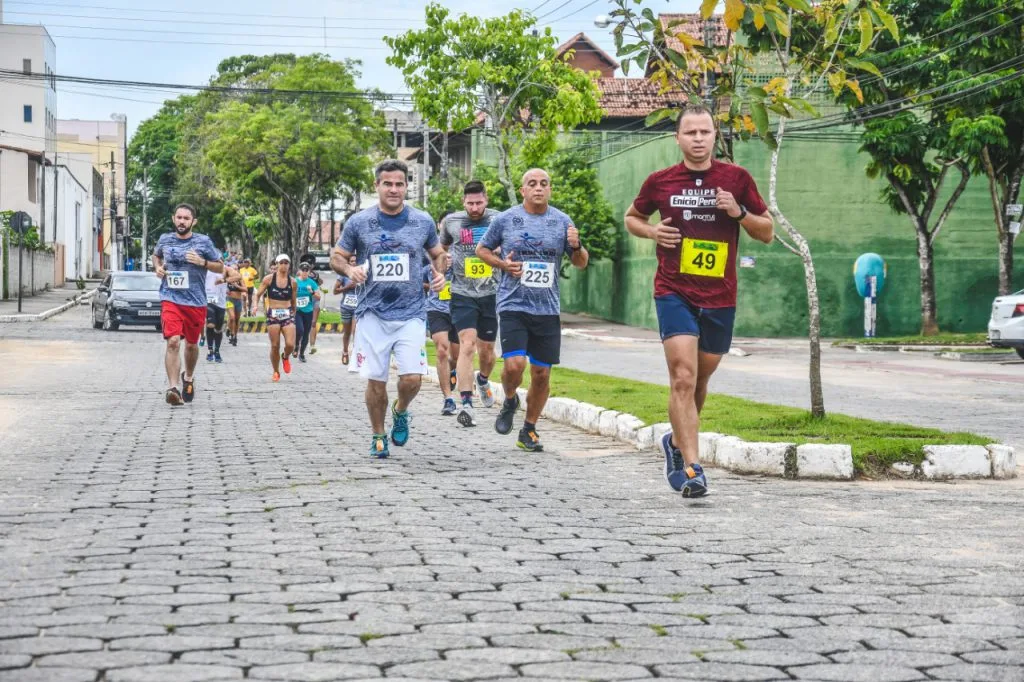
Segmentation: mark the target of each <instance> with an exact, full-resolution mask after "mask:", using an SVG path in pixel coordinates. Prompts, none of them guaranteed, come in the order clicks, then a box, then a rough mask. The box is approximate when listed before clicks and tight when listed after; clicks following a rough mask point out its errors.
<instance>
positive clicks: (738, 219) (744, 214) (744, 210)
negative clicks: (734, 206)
mask: <svg viewBox="0 0 1024 682" xmlns="http://www.w3.org/2000/svg"><path fill="white" fill-rule="evenodd" d="M746 217H747V207H746V206H744V205H743V204H740V214H739V215H738V216H736V218H735V220H736V222H738V223H741V222H743V219H744V218H746Z"/></svg>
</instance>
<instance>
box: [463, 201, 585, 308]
mask: <svg viewBox="0 0 1024 682" xmlns="http://www.w3.org/2000/svg"><path fill="white" fill-rule="evenodd" d="M571 224H572V220H571V219H570V218H569V216H567V215H566V214H564V213H562V212H561V211H559V210H558V209H557V208H554V207H553V206H549V207H548V210H547V211H546V212H544V214H543V215H533V214H532V213H527V212H526V209H524V208H523V206H522V204H520V205H519V206H513V207H512V208H510V209H508V210H507V211H504V212H502V213H500V214H499V215H498V216H496V217H495V218H494V220H492V221H491V227H490V228H489V229H488V230H487V234H485V235H484V238H483V239H482V240H481V241H480V243H481V244H483V245H484V246H485V247H487V248H488V249H491V250H492V251H493V250H494V249H496V248H498V247H499V246H500V247H501V252H502V253H503V254H511V255H512V260H513V261H516V262H522V263H523V276H522V277H519V278H516V277H512V276H511V275H508V274H505V273H501V274H502V277H501V282H500V283H499V284H498V312H499V313H501V312H505V311H517V312H522V313H531V314H533V315H558V314H560V312H561V307H560V304H559V300H558V269H559V266H560V265H561V264H562V255H563V254H566V253H570V252H571V249H570V248H569V225H571Z"/></svg>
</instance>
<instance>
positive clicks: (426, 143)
mask: <svg viewBox="0 0 1024 682" xmlns="http://www.w3.org/2000/svg"><path fill="white" fill-rule="evenodd" d="M422 127H423V158H422V160H421V162H420V177H419V183H418V188H417V189H418V191H417V194H418V196H419V200H420V204H422V205H423V206H426V205H427V169H429V168H430V127H429V126H427V122H426V121H424V122H423V123H422Z"/></svg>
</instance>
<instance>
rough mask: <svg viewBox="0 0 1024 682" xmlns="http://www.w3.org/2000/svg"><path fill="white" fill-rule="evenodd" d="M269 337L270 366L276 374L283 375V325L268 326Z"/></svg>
mask: <svg viewBox="0 0 1024 682" xmlns="http://www.w3.org/2000/svg"><path fill="white" fill-rule="evenodd" d="M267 336H269V337H270V366H271V367H273V368H274V374H280V373H281V325H279V324H271V325H267Z"/></svg>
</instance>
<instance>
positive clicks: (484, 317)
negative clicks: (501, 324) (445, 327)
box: [451, 293, 498, 343]
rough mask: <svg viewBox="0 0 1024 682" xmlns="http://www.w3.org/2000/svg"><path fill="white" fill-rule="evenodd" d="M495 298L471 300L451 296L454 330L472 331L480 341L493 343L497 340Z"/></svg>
mask: <svg viewBox="0 0 1024 682" xmlns="http://www.w3.org/2000/svg"><path fill="white" fill-rule="evenodd" d="M494 301H495V297H494V296H484V297H482V298H473V297H472V296H461V295H459V294H456V293H453V294H452V302H451V307H452V324H454V325H455V329H456V330H458V331H460V332H461V331H462V330H464V329H473V330H475V331H476V337H477V338H478V339H480V340H481V341H486V342H488V343H494V340H495V339H496V338H498V313H497V311H495V308H494V306H495V303H494Z"/></svg>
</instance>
